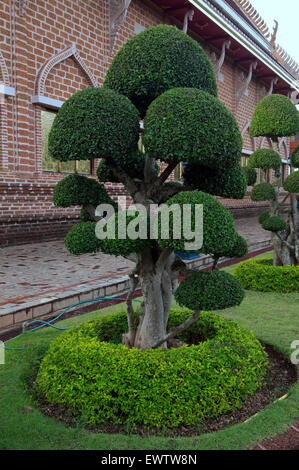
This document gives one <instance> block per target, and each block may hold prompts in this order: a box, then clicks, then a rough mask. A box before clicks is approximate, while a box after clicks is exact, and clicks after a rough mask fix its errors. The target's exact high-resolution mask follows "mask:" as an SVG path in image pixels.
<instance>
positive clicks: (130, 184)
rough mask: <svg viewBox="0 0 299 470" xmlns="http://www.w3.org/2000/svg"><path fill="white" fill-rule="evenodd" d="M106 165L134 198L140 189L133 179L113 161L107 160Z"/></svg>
mask: <svg viewBox="0 0 299 470" xmlns="http://www.w3.org/2000/svg"><path fill="white" fill-rule="evenodd" d="M106 164H107V166H108V168H109V169H110V170H111V171H112V172H113V174H114V175H115V176H116V177H117V178H118V179H119V181H120V182H121V183H122V184H123V185H124V186H125V188H126V189H127V190H128V191H129V193H130V194H131V196H132V197H133V196H134V195H135V194H136V193H137V192H138V187H137V186H136V183H135V181H134V180H133V178H131V177H130V176H129V175H128V174H127V173H126V172H125V171H124V170H123V169H122V168H121V167H120V166H119V165H118V164H117V163H116V162H115V161H114V160H113V159H109V160H107V161H106Z"/></svg>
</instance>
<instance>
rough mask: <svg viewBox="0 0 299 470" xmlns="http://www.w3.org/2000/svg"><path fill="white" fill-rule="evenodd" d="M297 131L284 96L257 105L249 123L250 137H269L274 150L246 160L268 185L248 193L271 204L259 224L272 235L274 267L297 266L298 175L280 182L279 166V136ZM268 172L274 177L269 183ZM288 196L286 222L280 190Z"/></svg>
mask: <svg viewBox="0 0 299 470" xmlns="http://www.w3.org/2000/svg"><path fill="white" fill-rule="evenodd" d="M298 132H299V117H298V111H297V109H296V107H295V105H294V104H293V103H292V102H291V100H289V99H288V98H287V97H286V96H283V95H270V96H267V97H266V98H264V99H263V100H261V101H260V102H259V104H258V105H257V107H256V110H255V113H254V115H253V118H252V121H251V124H250V135H251V137H260V136H264V137H269V138H270V139H271V140H272V143H273V149H260V150H257V151H256V152H254V153H253V154H252V155H251V156H250V158H249V168H250V169H254V168H260V169H261V170H262V171H263V173H264V175H265V177H266V179H267V182H265V183H260V184H259V185H257V186H255V187H254V188H253V190H252V193H251V199H252V200H253V201H270V210H269V211H267V212H264V213H263V214H262V216H261V218H260V223H261V224H262V227H263V228H264V229H265V230H268V231H270V232H271V233H272V241H273V247H274V266H284V265H294V266H297V265H298V264H299V237H298V235H299V234H298V230H299V226H298V211H297V201H296V193H298V192H299V184H298V182H299V172H298V171H296V172H294V173H293V174H291V175H289V176H288V177H287V179H286V180H285V181H284V183H283V182H282V163H281V157H280V154H279V145H278V139H279V137H290V136H294V135H296V134H297V133H298ZM297 152H298V151H297V149H296V150H295V151H294V153H293V155H292V156H291V165H292V167H293V168H296V166H298V153H297ZM270 170H274V172H275V178H274V180H273V182H271V183H270V173H269V172H270ZM282 187H283V189H284V190H285V191H287V192H288V193H289V194H288V196H287V198H286V199H288V198H289V197H290V199H291V209H290V211H289V214H288V222H287V223H286V222H285V221H284V220H283V218H282V217H281V215H282V209H283V205H284V203H285V200H286V199H285V200H284V201H282V202H281V200H280V193H281V189H282Z"/></svg>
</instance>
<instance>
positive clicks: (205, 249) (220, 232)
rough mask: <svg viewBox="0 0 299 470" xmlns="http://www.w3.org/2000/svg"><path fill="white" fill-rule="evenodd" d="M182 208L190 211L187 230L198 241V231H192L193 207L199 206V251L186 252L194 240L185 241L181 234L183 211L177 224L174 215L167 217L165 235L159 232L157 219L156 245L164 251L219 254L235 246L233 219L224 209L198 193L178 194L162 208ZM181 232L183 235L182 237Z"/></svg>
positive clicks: (193, 222)
mask: <svg viewBox="0 0 299 470" xmlns="http://www.w3.org/2000/svg"><path fill="white" fill-rule="evenodd" d="M184 204H189V205H190V207H191V230H192V232H194V231H195V230H196V235H197V237H199V234H200V231H201V227H197V228H196V224H195V223H196V220H195V214H196V206H197V205H202V206H203V233H202V235H203V245H202V247H201V248H200V249H194V250H186V248H185V245H186V243H190V242H191V243H192V242H194V241H195V240H190V239H188V236H187V235H186V234H185V233H184V230H183V229H184V228H185V227H184V220H183V210H181V212H180V213H179V216H178V220H177V217H176V215H175V213H174V214H173V213H170V217H169V220H170V223H169V233H168V231H167V233H164V232H163V229H162V228H163V227H162V228H161V220H160V219H159V227H160V230H159V240H158V243H159V245H160V246H162V247H164V248H172V249H174V250H175V251H178V252H181V253H184V252H192V251H194V252H199V253H204V254H211V253H220V254H221V253H222V252H226V251H227V250H229V249H231V248H233V246H234V242H235V238H234V236H235V233H236V232H235V228H234V219H233V217H232V215H231V213H230V212H229V211H228V210H227V209H225V208H224V207H223V206H222V204H221V203H220V202H219V201H217V200H216V199H214V198H213V197H212V196H210V195H209V194H206V193H204V192H201V191H193V192H181V193H179V194H176V195H175V196H173V197H172V198H170V199H169V200H168V201H167V202H166V206H171V205H178V206H179V207H180V208H181V209H182V208H183V205H184ZM179 224H180V225H181V237H180V238H179V239H177V238H176V236H177V234H176V231H177V230H178V227H179ZM182 232H183V233H182Z"/></svg>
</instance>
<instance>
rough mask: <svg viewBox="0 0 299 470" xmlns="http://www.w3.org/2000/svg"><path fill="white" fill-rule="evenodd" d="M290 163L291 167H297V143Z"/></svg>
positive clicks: (298, 159)
mask: <svg viewBox="0 0 299 470" xmlns="http://www.w3.org/2000/svg"><path fill="white" fill-rule="evenodd" d="M291 165H292V167H293V168H299V145H298V146H297V147H296V148H295V150H294V152H293V153H292V155H291Z"/></svg>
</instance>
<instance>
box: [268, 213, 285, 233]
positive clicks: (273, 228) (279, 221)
mask: <svg viewBox="0 0 299 470" xmlns="http://www.w3.org/2000/svg"><path fill="white" fill-rule="evenodd" d="M262 227H263V229H264V230H268V231H269V232H274V233H277V232H282V231H283V230H286V229H287V227H288V225H287V223H286V222H285V220H283V218H282V217H280V216H279V215H274V216H272V217H269V218H267V219H266V220H264V222H263V223H262Z"/></svg>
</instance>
